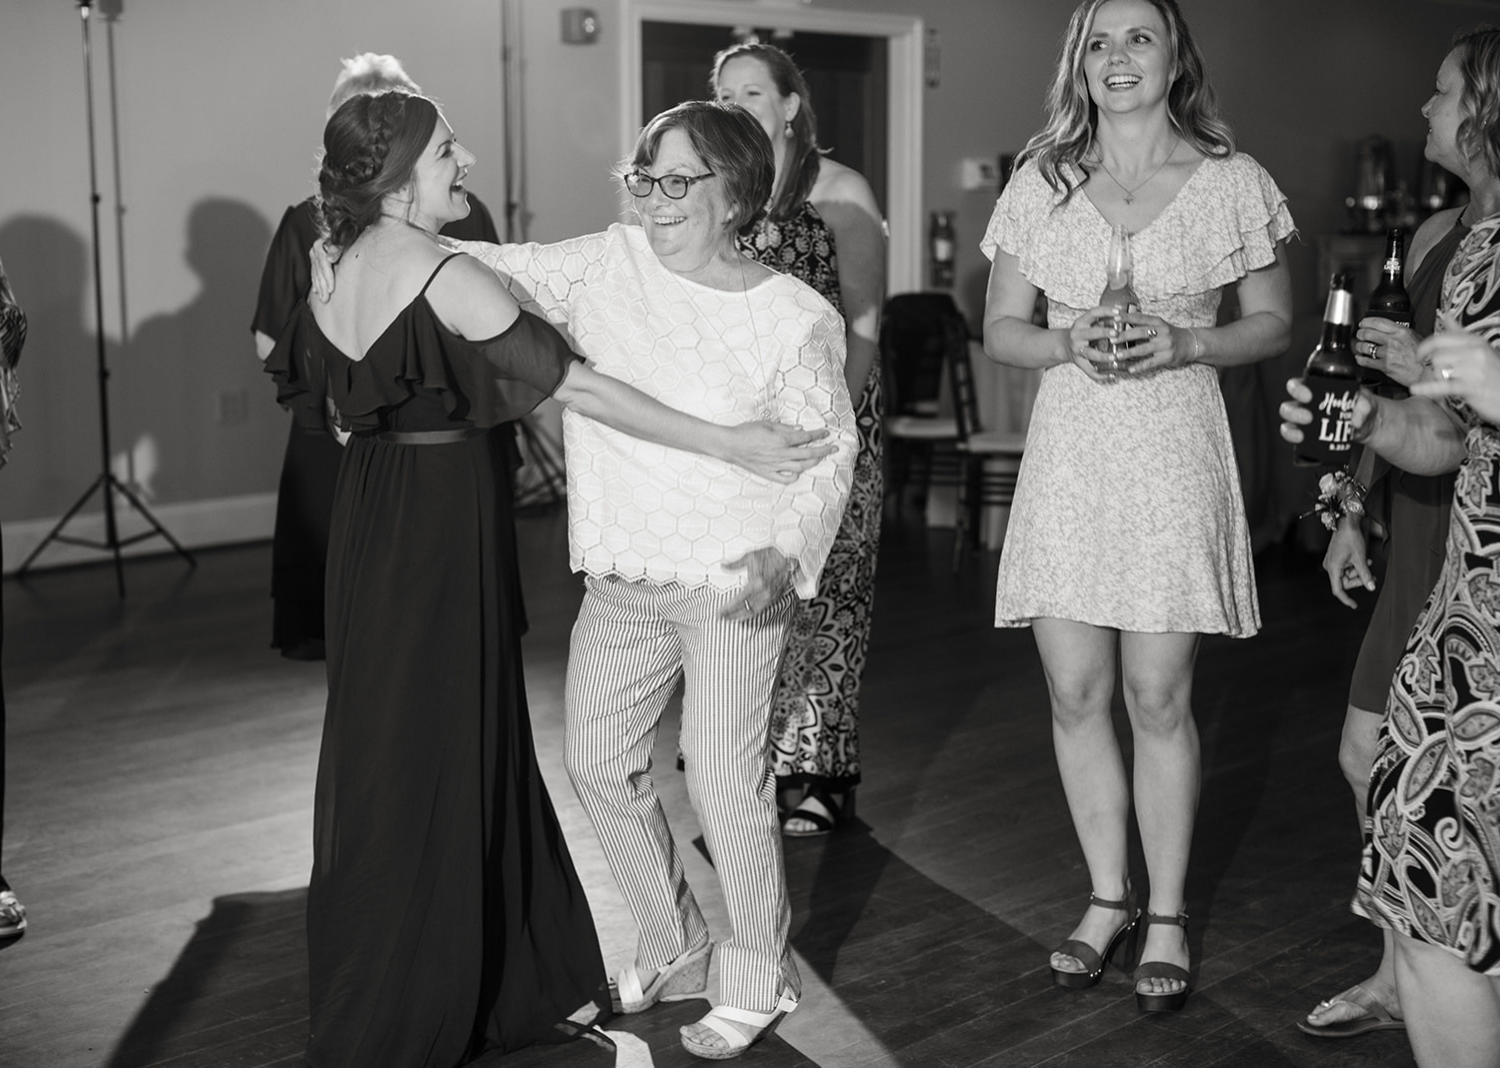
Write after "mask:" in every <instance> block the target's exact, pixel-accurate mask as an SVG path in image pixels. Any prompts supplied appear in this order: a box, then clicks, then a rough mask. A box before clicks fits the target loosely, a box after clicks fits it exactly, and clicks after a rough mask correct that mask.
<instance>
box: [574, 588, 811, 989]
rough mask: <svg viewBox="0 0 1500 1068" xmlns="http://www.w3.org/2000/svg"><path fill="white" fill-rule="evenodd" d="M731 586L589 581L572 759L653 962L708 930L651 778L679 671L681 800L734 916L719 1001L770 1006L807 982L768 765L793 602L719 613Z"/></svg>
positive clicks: (646, 963)
mask: <svg viewBox="0 0 1500 1068" xmlns="http://www.w3.org/2000/svg"><path fill="white" fill-rule="evenodd" d="M733 597H734V595H733V594H731V593H727V592H725V591H722V590H715V589H705V588H699V589H685V588H684V587H682V586H680V585H677V584H676V583H665V584H656V583H651V582H626V581H623V580H620V579H596V578H592V577H591V578H589V579H588V592H587V594H586V595H585V596H584V599H583V606H582V608H581V609H580V610H579V613H578V622H577V623H576V624H575V625H574V627H573V640H572V646H571V648H570V650H569V654H568V677H567V742H566V759H567V767H568V775H569V776H570V777H571V778H572V780H573V788H574V789H575V790H576V791H577V792H578V799H579V801H581V802H582V804H583V807H584V810H585V811H587V812H588V814H589V818H590V819H591V820H593V823H594V828H595V830H596V831H597V832H598V834H599V840H600V841H601V842H602V843H603V845H604V854H605V858H606V859H607V860H608V861H609V866H610V869H611V871H613V872H614V876H615V881H616V882H617V883H618V884H619V886H620V892H621V893H622V894H623V895H624V897H625V900H626V903H627V904H628V905H629V906H630V911H631V913H632V915H633V916H634V917H635V922H636V926H637V927H638V928H639V929H640V943H639V947H638V949H637V953H636V963H637V965H638V966H639V967H641V968H643V969H644V968H650V969H659V968H661V967H662V966H663V965H665V964H667V963H669V962H670V961H672V960H673V959H674V958H676V957H677V956H679V955H680V954H682V953H683V952H684V951H685V950H687V949H688V948H689V947H691V946H694V945H697V944H699V943H700V942H702V941H703V939H704V938H705V937H707V935H708V925H707V924H706V923H705V922H704V919H703V914H702V912H700V911H699V909H698V904H697V902H696V901H695V900H694V899H693V892H692V890H691V888H689V886H688V884H687V879H686V876H685V875H684V872H683V868H682V860H681V858H680V857H679V855H678V853H677V846H676V843H675V842H674V841H673V840H672V832H671V829H670V828H669V827H668V826H667V819H666V814H665V813H664V812H663V811H662V807H661V802H660V800H658V798H657V796H656V788H655V785H654V784H653V782H652V778H651V751H652V747H653V745H654V743H655V739H656V731H657V727H658V725H659V724H660V722H661V716H662V712H663V710H664V709H665V708H666V705H667V701H668V699H669V698H670V697H671V695H672V691H673V689H674V688H675V686H676V683H677V678H678V676H679V675H681V676H682V678H683V685H684V688H683V699H682V747H683V751H684V754H685V755H686V757H687V787H688V796H689V798H690V799H691V800H692V803H693V808H694V809H695V810H696V811H697V813H698V821H699V824H700V825H701V826H702V828H703V837H704V840H705V841H706V842H707V843H708V850H709V855H710V856H711V857H712V858H713V863H714V868H715V870H716V871H717V873H718V876H719V881H720V883H721V884H722V886H723V890H724V901H725V904H726V905H727V907H728V911H729V921H730V924H731V926H732V928H733V930H732V933H731V935H730V938H729V939H728V941H725V942H723V943H721V944H720V946H719V1001H720V1003H721V1004H725V1005H733V1006H735V1007H737V1008H742V1009H749V1010H751V1011H753V1012H770V1011H772V1010H773V1009H774V1008H775V1006H776V1001H777V998H778V996H779V995H780V994H781V992H782V991H783V990H784V989H786V988H788V987H790V988H791V989H792V991H793V992H794V993H796V992H799V991H800V989H801V981H800V978H799V977H798V975H797V968H796V965H795V964H794V963H793V962H792V959H791V953H790V951H789V949H788V947H787V929H788V927H789V925H790V920H791V908H790V905H789V904H788V901H787V890H786V868H785V864H784V861H783V859H782V853H781V829H780V825H779V823H778V821H777V816H776V784H775V779H774V777H773V776H772V775H771V770H770V765H769V763H768V761H767V747H768V743H769V730H770V722H771V696H772V693H773V691H774V689H775V685H776V676H777V671H778V667H779V664H780V660H781V650H782V645H783V642H784V641H785V638H786V630H787V626H788V624H789V623H790V621H791V617H792V612H793V609H794V607H795V606H796V598H795V596H794V595H793V594H792V593H790V592H788V593H787V594H786V595H784V596H783V597H782V598H781V599H780V600H778V601H776V602H775V603H774V604H772V605H771V606H770V607H769V608H767V609H766V610H765V611H763V612H761V613H760V614H759V615H757V616H755V617H754V618H752V619H750V620H726V619H721V618H720V617H719V611H720V609H722V608H723V607H724V605H726V604H728V603H729V601H731V600H732V599H733Z"/></svg>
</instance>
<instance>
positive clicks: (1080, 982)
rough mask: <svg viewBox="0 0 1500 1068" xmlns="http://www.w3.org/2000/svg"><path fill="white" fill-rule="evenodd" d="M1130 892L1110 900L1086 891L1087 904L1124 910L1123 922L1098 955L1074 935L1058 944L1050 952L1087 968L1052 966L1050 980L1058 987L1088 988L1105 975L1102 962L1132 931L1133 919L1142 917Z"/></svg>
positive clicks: (1134, 923) (1134, 922)
mask: <svg viewBox="0 0 1500 1068" xmlns="http://www.w3.org/2000/svg"><path fill="white" fill-rule="evenodd" d="M1131 898H1132V895H1131V894H1130V892H1129V890H1127V891H1126V893H1125V900H1124V901H1110V900H1107V899H1106V898H1102V897H1100V896H1099V895H1098V894H1094V893H1090V894H1089V904H1090V905H1094V906H1097V907H1098V908H1101V909H1115V910H1118V911H1120V912H1123V913H1125V917H1126V918H1125V922H1124V923H1123V924H1121V925H1120V928H1119V930H1117V931H1115V933H1114V934H1113V935H1111V936H1110V939H1109V944H1108V945H1106V946H1105V947H1104V952H1103V953H1102V954H1101V953H1100V952H1099V951H1098V950H1096V949H1095V948H1094V947H1093V946H1091V945H1089V944H1088V943H1087V942H1084V941H1082V940H1080V939H1077V938H1069V939H1066V940H1065V941H1063V942H1061V943H1059V944H1058V946H1057V948H1056V949H1054V950H1053V951H1052V952H1053V953H1061V954H1063V955H1064V956H1068V957H1073V958H1074V959H1076V960H1077V961H1078V962H1079V963H1081V964H1082V965H1083V966H1084V967H1085V968H1087V969H1088V971H1085V972H1065V971H1062V970H1061V969H1059V968H1053V969H1052V981H1053V982H1054V983H1056V984H1057V985H1058V986H1060V987H1064V988H1066V989H1068V990H1087V989H1088V988H1089V987H1091V986H1095V985H1097V984H1098V982H1099V979H1100V978H1101V977H1102V976H1103V975H1104V963H1105V961H1107V960H1109V958H1110V956H1111V955H1112V954H1113V953H1114V951H1115V947H1116V946H1118V945H1119V944H1120V943H1121V942H1123V941H1124V940H1125V939H1126V938H1127V937H1128V936H1129V935H1130V932H1131V931H1133V930H1135V925H1136V921H1137V920H1139V919H1140V918H1141V914H1140V912H1139V911H1138V910H1137V909H1136V908H1135V907H1134V903H1133V901H1132V899H1131Z"/></svg>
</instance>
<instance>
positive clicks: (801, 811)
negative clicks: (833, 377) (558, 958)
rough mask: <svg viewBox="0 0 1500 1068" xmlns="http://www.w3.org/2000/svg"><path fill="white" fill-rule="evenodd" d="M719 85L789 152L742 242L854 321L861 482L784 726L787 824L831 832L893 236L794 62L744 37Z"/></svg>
mask: <svg viewBox="0 0 1500 1068" xmlns="http://www.w3.org/2000/svg"><path fill="white" fill-rule="evenodd" d="M710 87H711V89H712V91H713V93H714V95H715V96H716V97H717V98H718V99H719V100H721V101H729V102H732V103H736V104H739V105H741V106H742V107H744V108H746V109H748V110H749V111H750V113H751V114H752V115H754V116H755V117H756V118H757V119H759V120H760V123H761V125H762V126H763V127H764V128H765V130H766V133H767V134H768V135H769V136H770V138H771V146H772V148H773V150H774V152H775V154H776V191H775V193H774V194H773V195H772V198H771V203H770V205H769V206H768V208H767V213H766V215H765V217H764V218H762V219H761V220H760V221H759V222H758V223H757V224H756V225H755V228H754V230H753V231H752V232H750V233H748V234H744V235H741V237H740V239H739V244H740V250H741V251H742V252H744V253H745V254H746V255H748V256H752V257H754V258H755V259H757V260H759V261H760V262H762V263H764V264H766V265H767V266H769V267H772V268H774V269H776V270H778V271H781V272H783V273H784V274H789V275H791V276H792V277H794V278H798V279H801V280H802V281H804V282H806V283H807V284H808V285H810V286H812V287H813V288H814V289H816V290H817V291H818V292H819V293H820V294H821V295H822V296H823V297H824V298H826V299H827V300H828V302H829V303H830V304H832V305H833V306H834V308H836V309H837V310H838V312H839V314H840V315H842V316H844V321H845V338H846V344H847V351H848V356H847V362H846V363H845V365H844V378H845V381H846V382H847V383H848V386H849V398H850V400H851V401H853V402H854V416H855V419H856V421H857V423H858V427H859V455H858V457H857V458H856V460H855V467H854V484H853V487H852V488H851V490H850V493H849V503H848V505H847V506H846V507H845V510H844V518H843V522H842V523H841V524H840V526H839V533H838V537H837V539H836V540H835V541H834V543H833V550H832V552H831V553H830V554H829V557H828V563H827V564H826V565H825V566H824V568H823V575H822V578H821V579H820V580H819V582H818V592H817V595H816V596H815V597H813V598H812V599H811V600H808V601H803V602H802V603H801V604H800V605H799V606H798V609H797V614H796V615H795V616H794V617H793V619H792V626H791V630H790V631H789V633H788V635H787V646H786V653H785V656H784V657H783V660H782V665H781V676H780V679H779V681H778V683H777V687H776V701H775V706H774V710H773V713H772V720H771V762H772V770H773V771H774V772H775V774H776V785H777V796H778V801H779V803H780V805H781V809H782V813H783V820H782V830H783V832H784V833H786V834H788V835H790V836H794V837H800V836H806V835H815V834H824V833H827V832H828V831H830V830H832V829H833V827H834V826H836V825H837V824H838V823H839V822H840V821H841V820H843V819H844V818H847V817H848V816H849V815H851V814H852V811H853V799H854V788H855V787H856V786H857V785H858V784H859V781H860V778H861V766H860V759H859V689H860V680H861V678H862V677H863V675H864V668H865V657H866V653H867V651H868V648H869V644H870V620H871V611H872V609H873V607H874V601H875V558H876V555H877V553H878V552H879V548H880V508H881V500H882V493H881V445H880V419H881V412H882V406H881V388H880V386H881V383H880V363H879V360H878V359H877V358H876V354H877V346H876V337H877V334H878V326H879V314H880V305H881V300H882V297H883V295H884V292H885V234H884V228H883V224H882V222H881V216H880V209H879V207H878V206H877V205H876V203H875V194H874V193H873V192H872V191H871V189H870V183H869V182H867V181H866V180H865V178H864V176H863V175H861V174H859V173H858V172H857V171H854V170H851V169H850V168H848V167H846V166H844V165H843V164H841V163H838V162H835V161H834V160H831V159H825V158H823V156H822V155H821V153H820V151H819V149H818V127H817V117H816V115H815V114H814V112H813V107H812V100H811V99H810V97H809V96H808V91H807V83H806V82H805V81H804V80H803V78H802V73H801V71H799V70H798V69H797V65H796V64H795V63H794V62H793V61H792V58H791V57H790V56H788V55H787V54H786V53H785V52H783V51H781V49H779V48H776V47H775V46H773V45H766V44H758V43H755V44H741V45H735V46H734V47H732V48H728V49H725V50H724V51H723V52H720V53H719V54H718V55H717V56H715V57H714V67H713V77H712V78H711V79H710Z"/></svg>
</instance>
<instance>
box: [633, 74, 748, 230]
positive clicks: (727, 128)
mask: <svg viewBox="0 0 1500 1068" xmlns="http://www.w3.org/2000/svg"><path fill="white" fill-rule="evenodd" d="M668 130H681V131H683V132H684V133H686V134H687V136H688V141H689V143H690V144H692V146H693V151H694V152H696V153H697V154H698V158H700V159H701V160H703V164H704V166H706V167H707V168H708V169H709V170H710V171H712V172H713V173H714V174H716V175H718V176H719V181H720V183H721V185H722V188H723V190H724V201H725V203H726V204H727V205H728V207H729V217H730V219H731V220H732V221H733V223H734V228H735V230H736V231H737V232H739V233H747V232H748V231H749V229H750V227H752V226H754V225H755V222H756V220H758V219H759V218H760V217H761V215H763V214H764V213H765V209H766V201H767V200H769V199H770V198H771V189H772V187H773V186H775V184H776V156H775V154H774V153H773V152H772V151H771V140H770V138H768V137H767V136H766V131H765V129H764V128H763V127H762V126H761V124H760V123H759V122H757V121H756V119H755V116H754V115H751V114H750V113H749V112H748V111H746V110H745V109H744V108H742V107H740V106H739V105H738V104H718V103H715V102H713V101H710V100H689V101H687V102H686V103H682V104H678V105H677V106H676V107H675V108H669V109H668V110H666V111H663V112H662V113H661V114H660V115H658V116H656V118H654V119H652V120H651V121H650V122H648V123H646V127H645V129H643V130H642V131H641V135H640V136H639V137H637V138H636V141H635V151H634V152H633V153H631V155H630V158H629V159H627V160H624V161H623V162H622V163H621V164H620V165H619V168H618V169H619V172H620V173H621V174H623V173H624V172H625V171H628V170H634V169H636V168H638V167H649V166H651V164H652V163H654V162H655V160H656V154H657V151H658V150H659V149H660V148H661V139H662V137H663V136H664V135H665V134H666V132H667V131H668Z"/></svg>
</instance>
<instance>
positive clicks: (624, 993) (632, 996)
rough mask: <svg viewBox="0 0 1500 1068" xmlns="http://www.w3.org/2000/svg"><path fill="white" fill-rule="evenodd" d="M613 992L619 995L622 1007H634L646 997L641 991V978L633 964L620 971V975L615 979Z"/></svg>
mask: <svg viewBox="0 0 1500 1068" xmlns="http://www.w3.org/2000/svg"><path fill="white" fill-rule="evenodd" d="M615 992H616V993H618V994H619V995H620V1003H621V1004H622V1005H634V1004H635V1003H637V1002H638V1001H640V1000H641V999H642V998H644V997H645V996H646V993H645V991H643V990H642V989H641V977H640V974H639V973H638V972H636V970H635V965H634V964H628V965H626V966H625V967H623V968H621V969H620V974H619V975H618V976H616V977H615Z"/></svg>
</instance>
